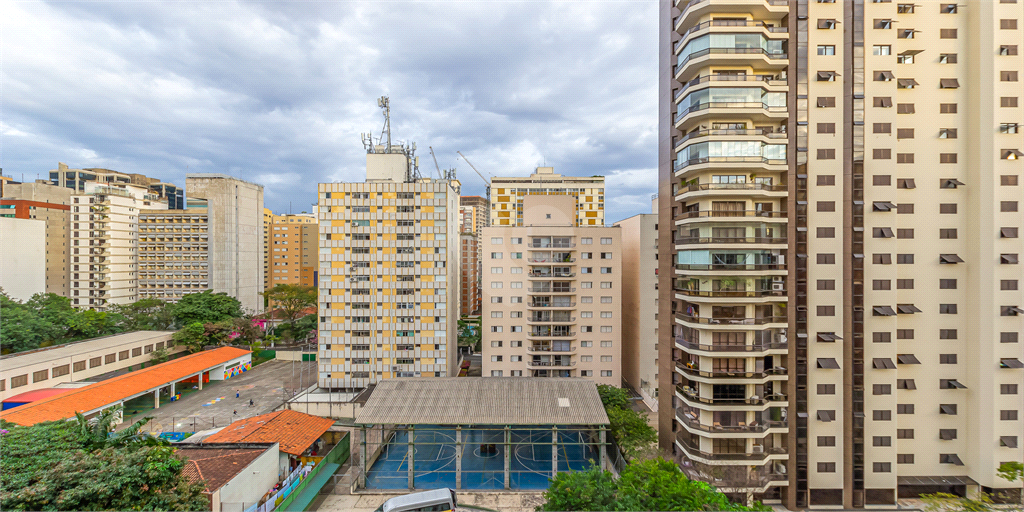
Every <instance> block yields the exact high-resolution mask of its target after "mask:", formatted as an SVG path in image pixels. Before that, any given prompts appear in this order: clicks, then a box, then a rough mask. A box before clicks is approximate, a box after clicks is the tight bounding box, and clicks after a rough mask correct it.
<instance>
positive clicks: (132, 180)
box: [50, 162, 185, 210]
mask: <svg viewBox="0 0 1024 512" xmlns="http://www.w3.org/2000/svg"><path fill="white" fill-rule="evenodd" d="M86 183H99V184H108V185H138V186H140V187H145V188H146V189H148V190H149V191H150V192H151V193H153V194H156V195H157V196H159V197H160V198H161V199H163V200H165V201H166V202H167V207H168V208H169V209H171V210H179V209H182V208H185V191H184V190H183V189H182V188H181V187H178V186H177V185H174V184H173V183H165V182H163V181H160V180H159V179H157V178H150V177H148V176H146V175H143V174H135V173H125V172H120V171H113V170H110V169H97V168H93V169H72V168H70V167H68V166H67V164H64V163H61V162H58V163H57V169H53V170H51V171H50V184H51V185H54V186H57V187H63V188H67V189H70V190H73V191H77V192H79V193H81V192H83V191H85V184H86Z"/></svg>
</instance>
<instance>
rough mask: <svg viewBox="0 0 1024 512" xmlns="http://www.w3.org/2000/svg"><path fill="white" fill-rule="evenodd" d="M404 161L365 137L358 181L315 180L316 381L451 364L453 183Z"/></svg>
mask: <svg viewBox="0 0 1024 512" xmlns="http://www.w3.org/2000/svg"><path fill="white" fill-rule="evenodd" d="M414 162H415V160H414V157H413V156H412V150H411V148H406V147H405V146H397V145H396V146H376V147H371V148H370V152H369V153H368V154H367V155H366V163H367V180H366V181H365V182H363V183H321V184H320V186H319V192H318V204H319V206H318V210H319V221H320V222H319V228H320V239H319V247H320V250H319V278H318V279H319V284H318V287H319V293H318V295H319V303H320V304H319V308H318V309H319V316H320V319H319V320H320V322H319V354H318V358H317V360H318V364H319V371H320V375H319V381H318V382H319V385H320V387H321V388H330V389H343V390H358V389H362V388H365V387H366V386H367V385H370V384H373V383H376V382H379V381H380V380H382V379H388V378H396V377H447V376H453V375H456V374H457V372H458V369H457V368H456V356H457V350H456V347H457V344H458V319H459V317H458V315H459V286H458V279H459V276H460V272H459V252H460V250H459V231H458V229H459V227H458V226H459V223H458V221H459V218H458V211H459V190H460V188H461V187H460V185H459V182H458V181H455V180H435V179H429V178H425V179H416V178H415V172H414V171H415V163H414Z"/></svg>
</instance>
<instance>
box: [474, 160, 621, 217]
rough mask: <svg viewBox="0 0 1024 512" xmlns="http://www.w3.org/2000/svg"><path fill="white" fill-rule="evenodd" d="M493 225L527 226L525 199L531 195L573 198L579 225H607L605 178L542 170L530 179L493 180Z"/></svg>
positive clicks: (491, 193)
mask: <svg viewBox="0 0 1024 512" xmlns="http://www.w3.org/2000/svg"><path fill="white" fill-rule="evenodd" d="M488 194H489V197H490V199H491V211H490V216H491V223H490V225H491V226H524V225H526V224H524V223H523V199H524V198H525V197H527V196H531V195H539V196H569V197H572V198H573V200H574V201H575V203H576V204H575V209H576V213H575V214H574V217H573V218H574V219H576V225H577V226H604V176H587V177H581V176H562V175H561V174H555V169H554V168H553V167H538V168H537V172H535V173H533V174H531V175H529V176H526V177H510V178H491V185H490V188H489V189H488Z"/></svg>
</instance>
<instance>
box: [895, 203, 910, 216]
mask: <svg viewBox="0 0 1024 512" xmlns="http://www.w3.org/2000/svg"><path fill="white" fill-rule="evenodd" d="M896 213H902V214H911V213H914V203H900V204H899V205H898V206H896Z"/></svg>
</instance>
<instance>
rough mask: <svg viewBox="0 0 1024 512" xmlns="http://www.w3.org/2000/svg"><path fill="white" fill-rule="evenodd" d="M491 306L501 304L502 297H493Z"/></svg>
mask: <svg viewBox="0 0 1024 512" xmlns="http://www.w3.org/2000/svg"><path fill="white" fill-rule="evenodd" d="M491 304H501V297H491Z"/></svg>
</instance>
